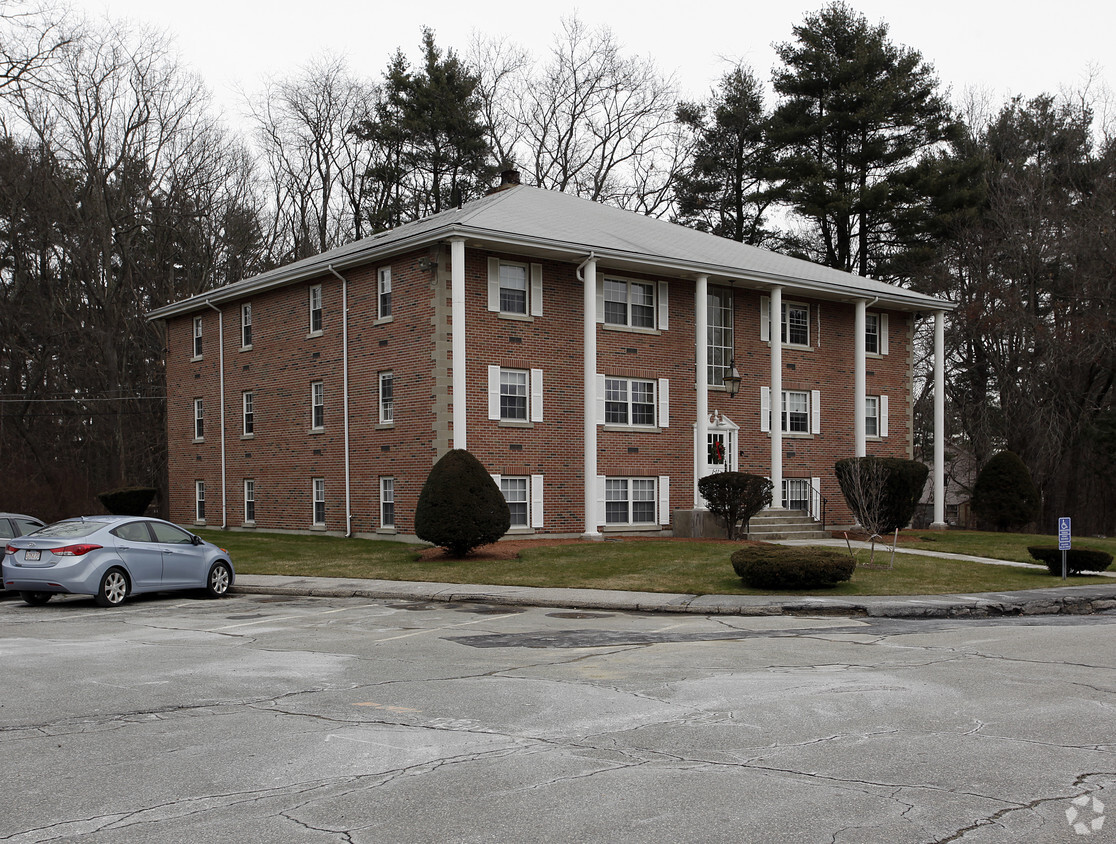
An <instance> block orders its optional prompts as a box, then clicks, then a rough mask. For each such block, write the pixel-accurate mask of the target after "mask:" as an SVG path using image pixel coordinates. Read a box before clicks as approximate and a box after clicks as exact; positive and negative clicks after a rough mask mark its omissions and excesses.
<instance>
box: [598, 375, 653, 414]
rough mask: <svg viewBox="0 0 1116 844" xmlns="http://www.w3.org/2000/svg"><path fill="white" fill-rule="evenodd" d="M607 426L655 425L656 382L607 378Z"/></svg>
mask: <svg viewBox="0 0 1116 844" xmlns="http://www.w3.org/2000/svg"><path fill="white" fill-rule="evenodd" d="M605 424H606V425H651V426H653V425H654V424H655V382H654V381H639V380H636V379H634V378H633V379H631V380H628V379H627V378H605Z"/></svg>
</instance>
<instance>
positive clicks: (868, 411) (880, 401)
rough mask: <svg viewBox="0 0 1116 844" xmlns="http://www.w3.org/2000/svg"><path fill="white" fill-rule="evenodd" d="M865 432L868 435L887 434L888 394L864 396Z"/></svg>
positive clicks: (879, 435) (881, 435) (880, 435)
mask: <svg viewBox="0 0 1116 844" xmlns="http://www.w3.org/2000/svg"><path fill="white" fill-rule="evenodd" d="M864 434H865V436H868V437H881V438H882V437H886V436H887V396H865V397H864Z"/></svg>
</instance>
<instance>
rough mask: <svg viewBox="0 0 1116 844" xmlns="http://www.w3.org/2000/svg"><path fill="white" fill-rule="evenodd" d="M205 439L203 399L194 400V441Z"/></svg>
mask: <svg viewBox="0 0 1116 844" xmlns="http://www.w3.org/2000/svg"><path fill="white" fill-rule="evenodd" d="M204 439H205V399H194V440H195V441H200V440H204Z"/></svg>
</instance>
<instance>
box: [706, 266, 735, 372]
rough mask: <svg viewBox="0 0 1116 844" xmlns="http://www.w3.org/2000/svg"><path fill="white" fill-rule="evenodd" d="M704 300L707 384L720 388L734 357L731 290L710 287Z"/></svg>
mask: <svg viewBox="0 0 1116 844" xmlns="http://www.w3.org/2000/svg"><path fill="white" fill-rule="evenodd" d="M706 300H707V302H708V309H709V327H708V329H707V330H708V333H709V344H708V346H709V351H708V356H709V362H708V368H709V384H710V386H715V387H720V386H723V385H724V383H725V376H726V375H727V374H728V372H729V367H731V366H732V359H733V356H734V355H733V325H732V314H733V309H732V290H731V289H729V288H728V287H710V288H709V291H708V293H707V295H706Z"/></svg>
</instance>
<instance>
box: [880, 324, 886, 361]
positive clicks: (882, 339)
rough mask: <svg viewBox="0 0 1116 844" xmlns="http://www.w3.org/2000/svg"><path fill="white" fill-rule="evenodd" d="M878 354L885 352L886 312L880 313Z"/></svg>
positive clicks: (884, 353)
mask: <svg viewBox="0 0 1116 844" xmlns="http://www.w3.org/2000/svg"><path fill="white" fill-rule="evenodd" d="M880 354H881V355H886V354H887V314H880Z"/></svg>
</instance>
